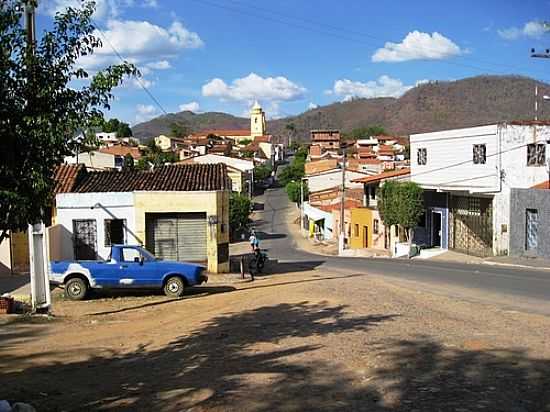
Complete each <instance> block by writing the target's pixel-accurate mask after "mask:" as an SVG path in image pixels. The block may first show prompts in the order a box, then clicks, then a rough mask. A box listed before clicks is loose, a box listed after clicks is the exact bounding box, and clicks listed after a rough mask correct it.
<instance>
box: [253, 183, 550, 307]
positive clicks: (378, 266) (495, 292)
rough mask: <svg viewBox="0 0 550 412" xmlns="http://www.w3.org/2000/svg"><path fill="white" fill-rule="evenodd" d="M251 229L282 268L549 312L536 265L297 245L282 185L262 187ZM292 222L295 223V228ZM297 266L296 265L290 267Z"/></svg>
mask: <svg viewBox="0 0 550 412" xmlns="http://www.w3.org/2000/svg"><path fill="white" fill-rule="evenodd" d="M257 201H258V202H259V203H263V211H260V212H259V213H258V216H259V219H258V220H257V223H256V230H257V232H258V233H259V237H260V239H261V241H262V243H261V246H262V248H263V249H264V248H265V249H267V251H268V254H269V257H270V259H274V260H276V261H277V262H279V263H280V264H284V266H285V267H286V268H289V269H290V270H293V265H295V266H296V268H300V267H302V268H304V269H305V268H319V269H327V270H333V271H336V272H338V273H342V274H347V275H349V274H363V275H371V276H382V277H384V278H386V279H389V280H394V281H398V282H401V283H403V282H406V283H408V284H409V286H410V287H411V290H414V289H421V290H429V291H432V292H434V293H441V294H445V295H447V296H452V297H457V298H461V299H466V300H468V299H470V300H472V301H476V302H485V303H488V304H496V305H499V306H500V307H502V308H503V309H505V310H523V311H528V312H534V313H541V314H546V315H550V272H548V271H544V270H539V269H523V268H516V267H504V266H490V265H485V264H477V265H476V264H462V263H455V262H442V261H430V260H418V259H413V260H409V259H389V258H349V257H337V256H322V255H317V254H312V253H308V252H305V251H303V250H300V249H298V248H297V245H296V242H295V241H294V240H293V237H294V236H298V234H297V233H293V234H289V233H287V230H288V229H287V226H288V225H287V224H286V220H287V216H288V212H289V210H290V208H296V206H295V205H294V204H292V203H290V201H289V200H288V197H287V195H286V193H285V191H284V189H283V188H272V189H268V190H267V191H266V192H265V193H264V195H263V196H262V197H260V198H259V199H258V200H257ZM297 230H298V227H297V226H296V232H297ZM294 270H297V269H294Z"/></svg>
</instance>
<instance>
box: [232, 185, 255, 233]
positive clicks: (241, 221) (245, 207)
mask: <svg viewBox="0 0 550 412" xmlns="http://www.w3.org/2000/svg"><path fill="white" fill-rule="evenodd" d="M250 212H252V201H251V200H250V198H248V196H246V195H243V194H241V193H236V192H233V193H231V197H230V198H229V227H230V228H231V233H233V234H237V233H242V232H244V231H246V230H248V227H249V225H250Z"/></svg>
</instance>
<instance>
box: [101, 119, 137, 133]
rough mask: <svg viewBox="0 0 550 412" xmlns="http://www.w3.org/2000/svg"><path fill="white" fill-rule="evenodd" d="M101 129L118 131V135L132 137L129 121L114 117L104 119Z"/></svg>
mask: <svg viewBox="0 0 550 412" xmlns="http://www.w3.org/2000/svg"><path fill="white" fill-rule="evenodd" d="M101 129H102V130H103V132H105V133H113V132H114V133H116V135H117V137H132V129H130V125H129V124H128V123H124V122H121V121H120V120H118V119H116V118H113V119H109V120H107V121H104V122H103V124H102V125H101Z"/></svg>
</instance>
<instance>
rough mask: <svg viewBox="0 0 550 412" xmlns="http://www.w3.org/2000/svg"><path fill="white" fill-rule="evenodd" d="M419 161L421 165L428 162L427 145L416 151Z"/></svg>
mask: <svg viewBox="0 0 550 412" xmlns="http://www.w3.org/2000/svg"><path fill="white" fill-rule="evenodd" d="M416 157H417V162H418V164H419V165H420V166H424V165H426V163H428V151H427V149H426V148H425V147H422V148H420V149H418V151H417V152H416Z"/></svg>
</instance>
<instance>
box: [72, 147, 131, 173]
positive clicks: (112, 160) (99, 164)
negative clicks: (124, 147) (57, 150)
mask: <svg viewBox="0 0 550 412" xmlns="http://www.w3.org/2000/svg"><path fill="white" fill-rule="evenodd" d="M65 163H67V164H77V163H80V164H83V165H85V166H86V168H88V169H91V170H111V169H118V170H120V169H122V166H124V157H123V156H119V155H115V154H112V153H103V152H100V151H98V150H94V151H91V152H84V153H79V154H78V155H77V156H67V157H65Z"/></svg>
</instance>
